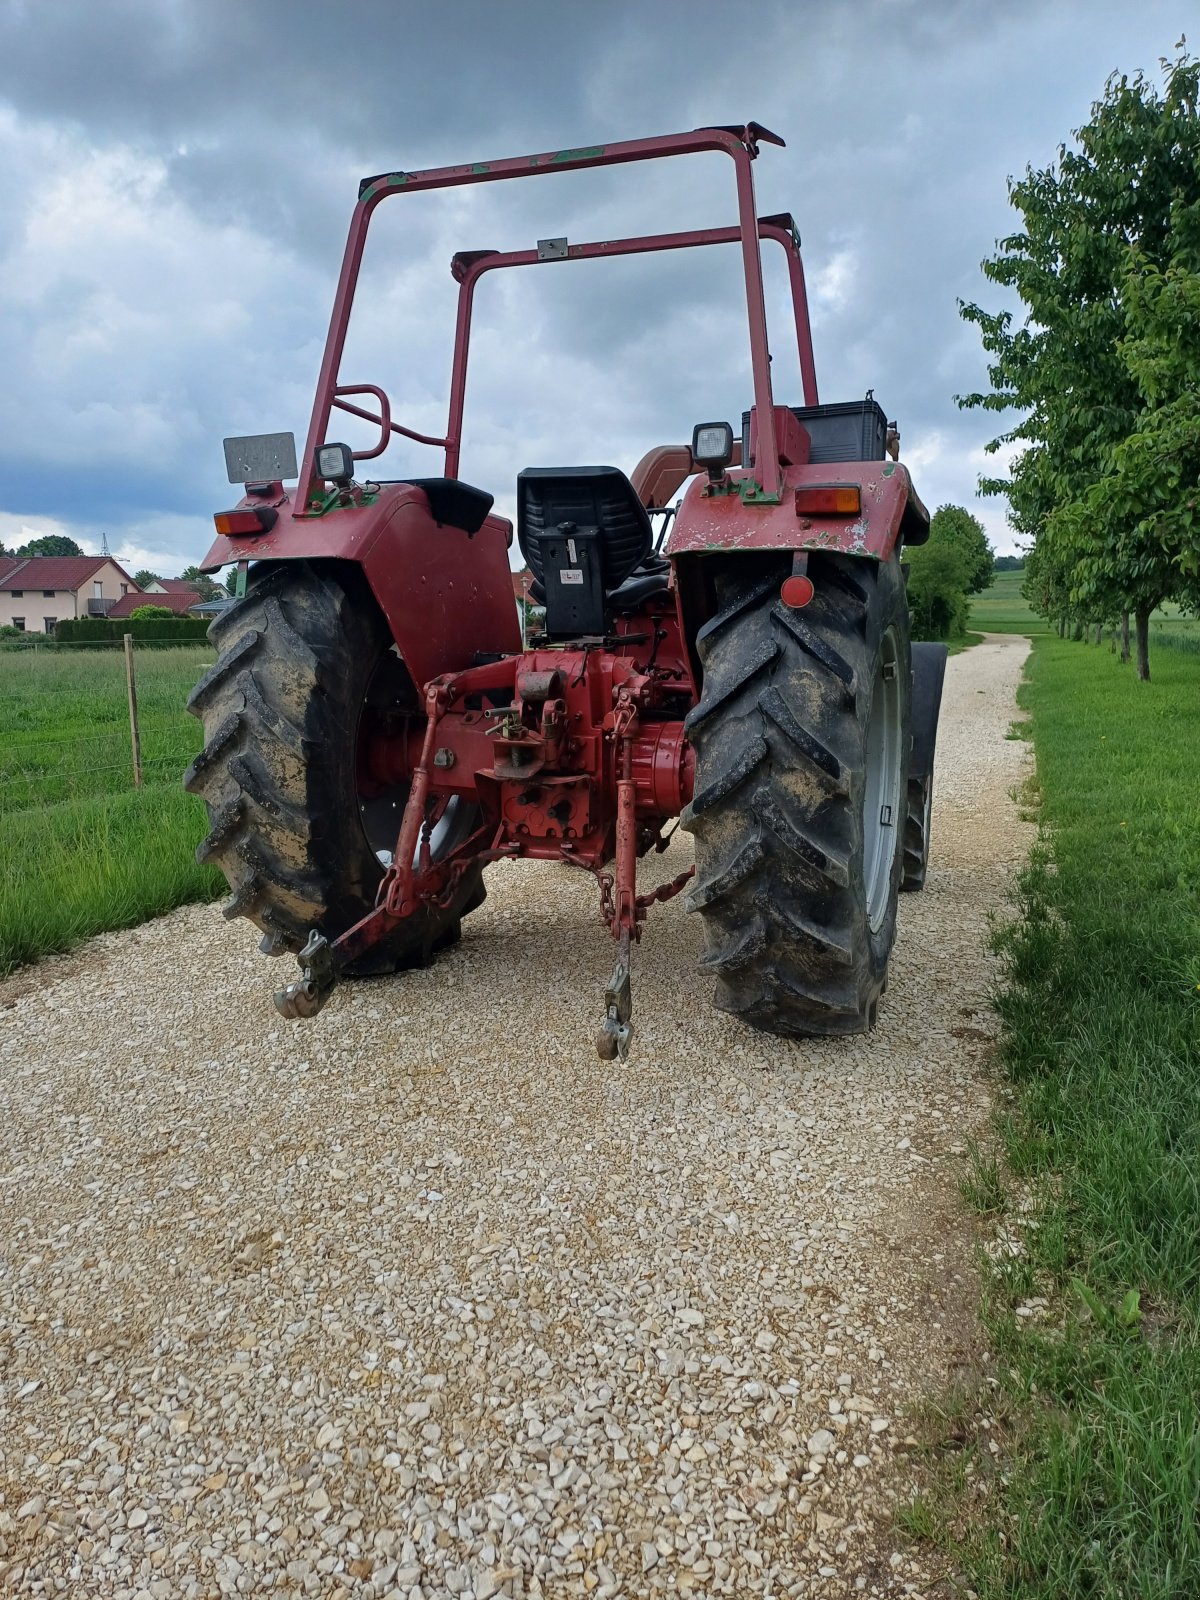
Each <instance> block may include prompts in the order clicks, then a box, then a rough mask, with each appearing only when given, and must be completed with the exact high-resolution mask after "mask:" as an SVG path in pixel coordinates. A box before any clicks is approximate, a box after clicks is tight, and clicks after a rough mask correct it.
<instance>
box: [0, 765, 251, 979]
mask: <svg viewBox="0 0 1200 1600" xmlns="http://www.w3.org/2000/svg"><path fill="white" fill-rule="evenodd" d="M203 836H204V807H203V805H202V804H201V802H200V801H199V800H197V799H196V798H195V796H193V795H190V794H185V793H184V792H183V790H182V789H181V788H179V787H178V786H177V785H174V784H173V785H170V786H168V785H166V784H163V785H159V786H158V787H156V788H152V789H141V790H136V789H134V790H130V791H129V792H128V793H126V794H120V795H102V796H99V797H97V798H96V799H92V800H68V801H64V802H63V803H62V804H60V805H56V806H47V807H46V808H45V809H43V810H40V811H22V812H18V813H16V814H15V815H10V816H7V817H5V819H4V827H3V830H0V975H2V974H5V973H9V972H11V971H12V970H13V969H14V968H15V967H19V966H22V965H23V964H24V963H26V962H28V961H37V960H39V959H40V958H41V957H42V956H45V955H51V954H53V953H55V952H57V951H60V950H69V949H71V948H72V947H73V946H74V945H76V944H79V943H80V941H81V940H83V939H87V938H90V937H91V935H92V934H95V933H104V932H107V931H108V930H110V929H113V928H131V927H133V926H134V925H135V924H137V923H139V922H145V921H146V919H147V918H148V917H157V916H161V915H162V914H163V913H164V912H166V911H171V910H173V909H174V908H175V907H176V906H180V905H185V904H187V903H188V902H189V901H192V900H214V899H216V897H217V896H218V894H220V893H221V891H222V889H223V888H224V879H223V878H222V877H221V875H220V873H218V872H216V871H214V869H213V868H212V867H202V866H200V865H198V863H197V861H196V858H195V850H196V845H197V843H198V842H199V841H200V839H201V838H203Z"/></svg>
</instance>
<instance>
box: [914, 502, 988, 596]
mask: <svg viewBox="0 0 1200 1600" xmlns="http://www.w3.org/2000/svg"><path fill="white" fill-rule="evenodd" d="M929 537H930V539H931V540H934V539H936V540H939V541H940V542H941V543H943V544H953V545H955V546H956V547H957V548H958V549H959V550H960V551H961V552H962V555H963V559H964V564H965V567H966V573H967V583H966V592H967V593H968V594H982V593H983V591H984V590H985V589H987V588H989V587H990V586H991V584H992V582H993V580H994V579H995V576H996V573H995V564H994V563H995V554H994V552H993V550H992V547H991V545H990V544H989V543H988V542H987V534H986V533H985V532H984V531H983V523H982V522H980V520H979V518H978V517H973V516H972V515H971V513H970V512H969V511H968V510H967V509H966V507H965V506H939V507H938V508H937V510H936V511H935V512H934V514H933V516H932V518H931V519H930V528H929Z"/></svg>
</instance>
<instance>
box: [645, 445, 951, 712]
mask: <svg viewBox="0 0 1200 1600" xmlns="http://www.w3.org/2000/svg"><path fill="white" fill-rule="evenodd" d="M827 487H837V488H852V487H857V489H858V490H859V509H858V511H857V512H855V513H837V512H828V513H827V512H822V513H820V514H817V513H812V512H808V511H807V510H806V509H805V507H804V503H803V497H801V498H799V499H798V498H797V491H798V490H803V489H817V488H827ZM755 488H756V485H755V484H754V482H753V480H752V478H751V476H750V475H749V474H748V473H745V472H733V473H729V474H727V475H726V479H725V482H724V483H723V484H721V485H720V486H719V487H718V488H716V489H715V490H714V489H713V487H712V486H710V485H709V484H708V483H707V482H706V480H705V479H704V478H702V477H694V478H693V479H692V481H691V483H690V484H689V486H688V489H687V492H686V493H685V494H684V497H683V501H682V503H681V505H680V507H679V510H678V512H677V513H676V516H675V519H674V521H673V523H672V524H671V532H670V535H669V537H668V539H667V544H666V552H665V553H666V554H667V556H669V557H670V560H671V564H672V567H673V569H674V575H675V603H676V610H677V613H678V617H679V627H680V632H681V635H682V637H683V638H684V640H686V642H687V647H688V662H689V666H690V668H691V674H692V688H693V691H694V692H697V693H698V692H699V685H700V677H701V674H700V664H699V660H698V658H697V656H696V651H695V640H696V635H697V633H698V632H699V630H700V629H701V628H702V627H703V626H704V624H705V623H706V622H708V621H709V620H710V619H711V617H712V616H713V615H714V613H715V610H716V599H715V591H714V588H713V583H712V578H711V573H712V572H713V571H714V570H715V567H714V563H716V564H718V565H719V564H720V563H721V562H725V561H728V560H729V559H730V558H731V557H732V558H734V559H737V558H738V557H739V556H741V555H745V556H747V557H757V558H759V559H760V560H761V557H763V556H764V555H770V554H772V553H774V554H777V555H779V556H780V557H785V556H787V555H789V554H790V555H792V556H796V555H799V554H801V553H802V552H804V551H812V552H813V553H814V554H816V553H828V554H830V555H840V556H849V557H851V558H853V559H854V560H858V561H865V562H878V561H887V560H889V559H890V558H891V556H892V554H893V552H895V551H896V550H897V549H899V548H900V547H902V546H903V545H906V544H924V543H925V541H926V540H927V539H928V537H929V512H928V511H927V510H926V509H925V507H924V505H923V504H922V503H921V500H920V498H919V496H918V495H917V492H916V490H915V489H914V488H913V486H912V480H911V478H910V477H909V475H908V471H907V469H906V468H905V467H904V466H903V465H901V464H900V463H899V462H896V461H838V462H832V463H824V462H818V463H812V462H806V463H804V464H803V465H801V466H789V467H786V468H785V469H784V473H783V485H782V490H781V493H780V497H779V500H778V501H777V502H775V503H774V504H769V503H764V502H762V501H760V500H757V499H755V498H754V490H755ZM785 570H786V569H785Z"/></svg>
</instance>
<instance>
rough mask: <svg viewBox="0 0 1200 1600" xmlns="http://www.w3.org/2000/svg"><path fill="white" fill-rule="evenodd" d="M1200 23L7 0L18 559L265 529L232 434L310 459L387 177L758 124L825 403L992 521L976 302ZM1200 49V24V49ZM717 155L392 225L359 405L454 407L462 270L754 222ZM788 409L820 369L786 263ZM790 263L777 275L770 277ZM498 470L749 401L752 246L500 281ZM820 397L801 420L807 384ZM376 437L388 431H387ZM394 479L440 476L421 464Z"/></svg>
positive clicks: (384, 243) (481, 441) (1071, 3)
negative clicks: (803, 270)
mask: <svg viewBox="0 0 1200 1600" xmlns="http://www.w3.org/2000/svg"><path fill="white" fill-rule="evenodd" d="M1189 16H1191V17H1194V16H1195V4H1194V0H1186V3H1177V0H1138V3H1136V4H1131V3H1129V0H1059V3H1054V0H1043V3H1035V0H1006V3H1005V4H995V3H993V0H987V3H984V0H742V4H740V5H733V4H730V3H728V0H724V3H722V4H716V3H713V0H652V3H651V0H645V3H642V4H637V3H633V0H587V3H584V0H551V3H546V0H491V3H488V0H421V3H419V4H418V3H414V0H340V3H338V4H331V3H330V0H322V3H320V4H317V3H313V0H0V219H2V220H0V256H2V263H0V352H2V354H3V365H2V368H0V370H2V372H3V381H2V382H0V540H3V542H4V543H6V544H7V545H9V546H10V547H11V545H13V544H14V543H16V542H19V541H20V540H21V539H23V538H27V537H29V536H30V532H49V531H65V532H68V533H70V534H71V535H73V536H74V537H75V538H76V539H78V540H79V541H80V542H81V543H82V544H83V545H84V547H85V548H88V549H92V548H97V547H98V545H99V539H100V536H101V534H102V533H107V535H108V538H109V541H110V544H111V546H112V548H113V550H114V552H116V553H117V554H118V555H119V556H120V557H121V558H122V559H123V560H124V561H125V562H126V564H127V565H129V566H130V567H131V568H132V567H140V566H142V565H149V566H151V567H154V568H156V569H158V570H159V571H162V572H164V573H167V574H170V573H173V572H176V571H178V570H179V569H180V568H181V567H183V566H185V565H187V564H188V563H189V562H192V561H196V560H198V559H199V557H200V556H201V555H202V554H203V552H204V550H205V549H206V548H207V545H208V543H209V539H210V536H211V527H212V523H211V516H212V512H213V511H214V510H218V509H220V508H221V507H223V506H224V505H227V504H230V503H232V502H231V499H230V489H229V486H228V484H227V483H226V480H225V472H224V461H223V456H222V450H221V439H222V437H223V436H224V435H226V434H238V433H254V432H268V431H276V430H281V429H287V428H291V429H293V430H294V431H295V432H296V434H297V435H298V437H299V438H300V439H301V440H302V439H303V436H304V432H305V429H306V425H307V420H308V410H309V407H310V404H311V393H312V388H313V384H314V381H315V378H316V372H317V366H318V362H319V358H320V351H321V346H322V342H323V339H324V333H325V328H326V324H327V321H328V316H329V308H330V305H331V303H332V298H333V291H334V285H335V281H336V276H337V270H338V265H339V261H340V256H341V251H342V246H343V244H344V239H345V229H346V225H347V223H348V220H349V214H350V210H351V207H352V206H353V203H354V199H355V195H356V192H357V182H358V179H359V178H360V177H361V176H364V175H366V174H370V173H377V172H381V171H388V170H391V169H394V168H407V169H410V170H411V169H414V168H420V167H427V166H440V165H446V164H451V163H457V162H460V161H474V160H487V159H489V158H493V157H497V156H504V155H519V154H525V153H532V152H536V151H543V150H551V149H556V148H561V147H565V146H576V145H590V144H598V143H604V142H608V141H611V140H616V139H622V138H633V137H638V136H642V135H647V134H652V133H665V132H672V131H677V130H679V129H685V128H694V127H697V126H701V125H706V124H711V123H719V122H738V123H741V122H745V121H747V120H749V119H755V120H757V121H759V122H761V123H763V124H765V125H766V126H767V127H770V128H773V129H774V130H775V131H776V132H778V133H780V134H781V135H782V136H783V137H784V138H785V139H786V140H787V149H786V150H777V149H773V148H770V147H767V148H765V149H764V151H763V154H762V156H761V158H760V160H759V161H758V163H757V164H756V183H757V194H758V208H759V212H760V214H765V213H769V212H774V211H781V210H790V211H791V212H792V213H793V214H794V215H795V217H796V220H797V223H798V225H799V228H800V232H801V235H802V237H803V241H804V253H805V260H806V266H807V271H808V275H809V285H810V294H811V298H812V315H813V330H814V341H815V345H816V356H817V372H818V378H819V382H820V388H821V398H822V399H823V400H847V399H855V398H858V397H859V396H861V395H862V393H863V392H864V391H865V390H866V389H868V388H873V389H874V390H875V393H876V395H877V397H878V398H879V400H880V402H881V404H882V405H883V406H884V408H885V410H886V411H887V413H888V415H889V416H890V417H896V418H897V419H898V420H899V423H900V427H901V433H902V451H903V456H904V458H905V459H906V460H907V462H908V463H909V465H910V467H911V469H912V471H913V474H914V478H915V480H916V483H917V486H918V489H919V490H920V492H921V493H922V495H923V497H924V498H925V499H926V501H927V502H928V503H929V504H930V506H931V507H933V506H936V505H938V504H941V503H943V502H945V501H955V502H958V503H962V504H967V505H970V506H972V507H973V508H974V509H975V510H976V511H977V512H978V514H979V515H981V516H982V517H983V518H984V520H985V521H986V523H987V525H988V527H989V529H990V531H991V534H992V537H993V540H994V542H995V543H996V544H997V546H998V548H1000V549H1006V548H1013V544H1012V540H1011V536H1010V535H1009V533H1008V531H1007V528H1006V524H1005V519H1004V512H1003V507H1002V506H1001V505H999V504H997V503H996V502H994V501H993V502H986V501H985V502H979V501H977V499H976V496H975V484H976V479H977V476H978V473H979V472H980V470H981V468H983V466H984V464H985V458H984V455H983V451H982V446H983V444H984V443H985V441H986V439H987V437H988V435H989V429H988V425H987V419H986V418H984V417H981V416H980V415H978V414H975V413H961V412H959V411H958V410H957V408H956V407H955V404H954V399H953V396H954V395H955V394H956V393H960V392H964V391H969V390H971V389H973V388H976V387H978V386H979V385H980V384H982V382H983V381H984V369H983V360H982V355H981V352H980V349H979V345H978V339H977V335H976V334H975V332H974V330H972V329H971V328H969V327H968V326H966V325H965V324H963V323H962V322H961V321H960V320H959V318H958V316H957V312H956V301H957V300H958V299H959V298H967V299H972V298H980V299H983V300H984V301H985V303H988V304H996V303H997V299H996V291H994V290H991V289H990V288H989V287H988V286H987V285H986V284H985V283H984V282H983V280H982V278H981V275H980V273H979V262H980V260H981V259H982V258H983V257H984V256H985V255H987V254H989V253H990V252H991V250H992V247H993V243H994V241H995V239H996V238H997V237H998V236H1001V235H1002V234H1003V233H1005V232H1006V231H1008V229H1009V227H1010V222H1011V213H1010V212H1009V210H1008V206H1007V200H1006V192H1005V178H1006V176H1007V175H1008V174H1010V173H1016V172H1019V171H1021V170H1022V169H1023V168H1024V166H1025V164H1026V163H1027V162H1032V163H1034V164H1035V165H1040V164H1044V163H1045V162H1046V161H1048V160H1049V159H1050V158H1051V157H1052V156H1053V153H1054V150H1055V148H1056V146H1057V144H1058V142H1059V140H1060V139H1062V138H1064V137H1066V136H1068V135H1069V132H1070V130H1071V129H1072V128H1073V127H1076V126H1077V125H1078V124H1079V122H1080V121H1081V120H1083V119H1084V118H1085V117H1086V115H1087V111H1088V107H1089V105H1090V103H1091V101H1092V100H1093V99H1094V98H1095V97H1096V95H1097V94H1098V93H1099V92H1100V90H1101V88H1102V86H1103V83H1104V80H1105V77H1106V76H1107V74H1108V73H1109V72H1111V71H1113V70H1114V69H1119V70H1121V71H1133V70H1135V69H1136V68H1138V67H1142V68H1145V69H1148V70H1157V68H1156V63H1157V60H1158V58H1159V57H1160V56H1162V55H1166V54H1170V53H1171V51H1172V47H1173V45H1174V43H1175V41H1176V40H1177V39H1178V38H1179V36H1180V33H1181V31H1182V30H1183V29H1184V28H1185V27H1186V24H1187V21H1188V19H1189ZM1194 31H1196V32H1197V33H1198V34H1200V29H1195V30H1194ZM734 216H735V212H734V204H733V185H732V177H731V173H730V170H729V164H728V162H727V161H725V160H724V158H722V157H719V156H716V155H709V156H698V157H691V158H688V159H686V160H676V161H671V162H659V163H653V164H645V165H641V166H635V167H626V168H616V169H609V170H608V171H601V172H588V173H577V174H566V175H561V176H558V177H555V178H553V179H549V178H548V179H546V180H545V181H542V180H540V179H539V180H536V181H530V182H528V183H519V184H502V185H497V186H495V187H480V188H473V189H467V190H458V191H448V192H444V193H443V194H441V195H421V196H410V197H404V198H397V199H395V200H391V201H389V202H388V203H387V204H386V205H384V206H383V207H381V208H380V209H379V210H378V211H377V212H376V214H375V224H374V225H373V230H372V239H371V242H370V245H369V247H368V260H367V268H366V270H365V271H364V276H363V282H362V289H361V292H360V298H359V306H358V310H357V313H356V317H355V321H354V324H353V326H352V329H351V338H350V343H349V346H348V349H347V356H346V360H345V361H344V363H343V368H342V378H343V381H364V382H375V383H380V384H382V385H383V387H384V388H386V389H387V390H388V391H389V393H390V394H391V397H392V403H393V412H394V414H395V415H396V416H397V417H398V419H399V420H401V421H404V422H407V423H408V424H409V425H411V426H415V427H417V428H418V429H421V430H422V431H428V432H435V433H436V432H440V431H441V428H442V426H443V425H444V420H445V401H446V392H447V378H448V361H449V350H450V342H451V330H452V314H453V305H454V295H453V289H454V285H453V283H452V281H451V279H450V275H449V271H448V263H449V258H450V256H451V255H452V254H453V252H454V251H455V250H457V249H474V248H481V247H485V246H490V247H495V248H500V249H516V248H526V247H528V246H529V245H531V244H532V243H533V241H534V240H536V239H537V238H539V237H544V236H552V235H553V236H557V235H561V234H566V235H568V236H569V237H570V238H571V239H572V241H573V242H582V241H584V240H586V239H601V238H605V237H613V236H614V235H619V234H631V233H637V232H647V231H658V230H660V229H667V228H675V227H689V226H711V225H716V224H722V223H727V222H730V221H732V220H734ZM768 267H769V276H768V291H769V295H770V309H771V310H772V311H773V312H774V313H775V316H774V328H775V335H774V345H775V348H776V350H777V352H778V353H777V356H776V361H775V384H776V398H777V399H779V400H790V399H793V398H795V399H797V400H798V399H799V392H798V382H796V381H795V379H794V368H793V367H791V366H789V365H788V363H787V361H786V359H785V352H786V341H785V334H786V328H785V326H784V325H783V323H782V320H781V315H780V313H781V312H782V310H783V300H782V289H783V283H782V275H781V272H780V271H779V263H777V262H769V263H768ZM770 269H774V270H770ZM476 330H477V332H476V336H475V339H474V342H473V350H472V362H473V368H472V385H471V389H470V392H469V395H468V408H467V433H466V441H465V448H464V459H463V476H464V477H468V478H470V479H471V480H472V481H474V482H477V483H479V484H481V485H483V486H485V487H487V488H489V489H491V490H492V491H493V492H494V493H495V494H496V496H497V499H498V501H500V502H501V504H505V503H507V504H511V500H512V492H513V483H514V479H515V475H516V473H517V472H518V471H519V470H520V468H522V467H524V466H530V465H545V464H562V463H582V462H591V461H609V462H613V463H615V464H617V465H620V466H623V467H625V468H626V469H628V468H629V467H631V466H632V465H633V464H634V462H635V461H636V460H637V458H638V457H639V456H640V455H641V454H642V452H643V450H644V449H646V448H647V447H648V446H650V445H652V444H657V443H663V442H669V441H672V440H677V439H683V438H685V437H687V436H688V434H689V433H690V429H691V427H692V424H693V423H694V422H696V421H705V420H709V419H711V418H714V417H722V416H723V417H728V418H729V419H730V420H733V421H736V419H737V417H738V415H739V414H740V412H741V410H742V409H743V407H744V406H745V405H747V404H749V399H748V396H749V388H750V384H749V364H748V353H747V345H746V336H745V329H744V299H743V298H742V295H741V287H740V282H739V275H738V265H737V259H736V253H735V252H734V251H733V250H732V249H718V250H711V251H706V252H694V253H690V254H688V255H680V254H676V255H669V256H667V255H660V256H657V257H651V258H643V259H641V260H632V261H623V262H604V263H583V264H578V265H568V266H563V267H553V266H547V267H543V268H539V269H536V270H532V271H526V272H514V273H506V274H497V275H496V276H494V277H490V278H485V279H484V280H483V284H482V285H481V287H480V291H479V294H478V296H477V301H476ZM793 391H794V393H793ZM349 437H350V442H351V443H357V442H359V440H358V439H357V438H356V437H355V436H354V435H353V433H351V434H350V435H349ZM388 465H389V467H390V468H391V469H392V470H391V471H390V472H389V473H388V475H392V476H403V475H405V474H406V473H410V472H411V473H413V474H415V475H417V474H422V473H425V474H428V473H431V472H434V471H437V470H439V469H440V463H439V462H438V461H436V460H435V459H434V456H433V453H432V452H429V451H427V450H424V449H422V448H420V447H417V446H408V445H406V446H405V447H404V448H403V450H397V451H395V452H393V454H392V456H390V457H389V460H388Z"/></svg>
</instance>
